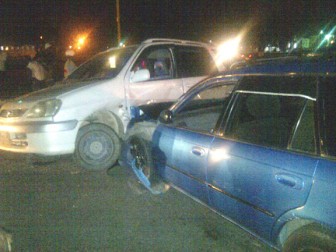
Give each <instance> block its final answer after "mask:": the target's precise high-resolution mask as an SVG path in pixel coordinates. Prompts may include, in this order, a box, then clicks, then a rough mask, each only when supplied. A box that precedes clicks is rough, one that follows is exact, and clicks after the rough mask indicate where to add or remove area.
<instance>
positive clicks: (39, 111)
mask: <svg viewBox="0 0 336 252" xmlns="http://www.w3.org/2000/svg"><path fill="white" fill-rule="evenodd" d="M61 104H62V102H61V101H60V100H58V99H52V100H47V101H42V102H38V103H37V104H35V106H34V107H32V108H31V109H30V110H29V111H28V114H27V117H29V118H39V117H50V116H54V115H56V114H57V112H58V111H59V109H60V108H61Z"/></svg>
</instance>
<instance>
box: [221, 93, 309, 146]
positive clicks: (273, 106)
mask: <svg viewBox="0 0 336 252" xmlns="http://www.w3.org/2000/svg"><path fill="white" fill-rule="evenodd" d="M236 99H237V100H236V104H235V107H234V109H233V111H232V115H231V118H230V119H229V121H228V126H227V129H226V132H225V135H226V136H227V137H229V138H231V139H235V140H239V141H242V142H248V143H253V144H257V145H263V146H269V147H276V148H282V149H286V148H287V147H288V145H289V144H290V138H291V134H292V132H293V131H294V130H295V128H296V126H297V122H298V120H299V118H300V116H301V114H302V111H303V109H304V107H305V104H306V102H307V98H305V97H303V96H301V95H295V94H274V93H258V92H248V91H246V92H242V93H239V92H238V93H237V97H236Z"/></svg>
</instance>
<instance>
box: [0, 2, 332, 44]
mask: <svg viewBox="0 0 336 252" xmlns="http://www.w3.org/2000/svg"><path fill="white" fill-rule="evenodd" d="M115 3H116V1H112V0H94V1H92V0H91V1H87V0H76V1H75V0H63V1H62V0H8V1H7V0H5V1H2V0H0V22H1V28H0V34H1V36H0V43H12V44H17V45H21V44H25V43H28V44H34V43H36V42H37V41H38V40H39V36H40V35H43V39H44V40H45V41H47V40H50V41H55V42H56V43H58V44H60V45H67V44H69V43H70V41H71V40H72V39H73V38H74V36H75V34H78V33H82V32H85V33H88V34H90V35H89V37H90V41H91V43H92V44H95V45H96V47H97V48H98V47H99V48H104V47H106V46H114V45H116V44H117V29H116V7H115ZM120 10H121V13H120V14H121V35H122V38H123V39H125V40H126V42H128V43H132V44H133V43H137V42H140V41H141V40H143V39H146V38H149V37H173V38H180V39H193V40H199V41H208V40H210V39H211V40H213V41H221V40H225V39H226V38H228V37H229V36H231V35H235V34H237V33H239V32H241V31H242V30H244V31H245V36H246V41H249V42H250V43H254V44H260V45H262V44H264V43H269V42H271V43H280V44H281V43H285V42H287V41H288V40H289V39H291V38H292V37H293V36H294V35H298V34H299V35H305V34H308V35H310V34H313V33H316V32H318V31H319V30H320V29H321V28H323V27H324V26H326V25H328V24H329V25H332V26H333V25H336V23H335V19H334V16H333V15H335V13H336V12H335V10H336V1H334V0H273V1H272V0H259V1H253V0H234V1H231V0H226V1H225V0H120Z"/></svg>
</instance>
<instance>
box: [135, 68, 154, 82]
mask: <svg viewBox="0 0 336 252" xmlns="http://www.w3.org/2000/svg"><path fill="white" fill-rule="evenodd" d="M149 79H150V72H149V70H148V69H140V70H138V71H136V72H135V73H134V74H133V76H131V82H141V81H147V80H149Z"/></svg>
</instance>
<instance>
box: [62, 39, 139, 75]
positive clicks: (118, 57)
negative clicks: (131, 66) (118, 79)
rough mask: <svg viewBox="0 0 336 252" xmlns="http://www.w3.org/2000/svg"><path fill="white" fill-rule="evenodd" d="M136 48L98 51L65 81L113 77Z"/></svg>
mask: <svg viewBox="0 0 336 252" xmlns="http://www.w3.org/2000/svg"><path fill="white" fill-rule="evenodd" d="M136 48H137V47H136V46H132V47H126V48H118V49H113V50H109V51H106V52H103V53H100V54H98V55H96V56H94V57H93V58H92V59H90V60H89V61H87V62H85V63H84V64H82V65H81V66H80V67H79V68H78V69H76V70H75V71H74V72H73V73H72V74H71V75H70V76H69V77H68V78H67V81H86V80H92V79H110V78H113V77H115V76H116V75H117V74H118V73H119V72H120V70H121V69H122V68H123V66H124V65H125V64H126V62H127V61H128V59H129V58H130V57H131V56H132V54H133V53H134V51H135V50H136Z"/></svg>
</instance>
